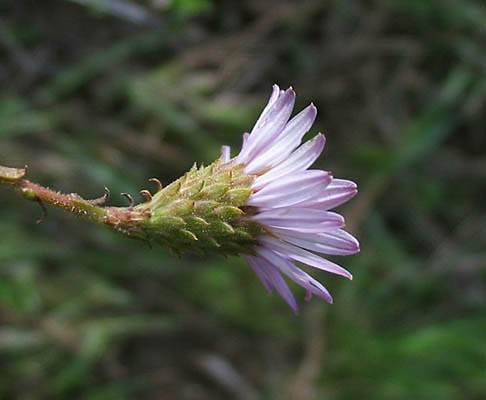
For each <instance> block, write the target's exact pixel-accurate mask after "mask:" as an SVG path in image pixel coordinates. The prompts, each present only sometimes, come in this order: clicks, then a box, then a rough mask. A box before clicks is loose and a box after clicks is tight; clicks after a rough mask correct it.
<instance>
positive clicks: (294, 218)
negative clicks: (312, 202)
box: [252, 207, 345, 232]
mask: <svg viewBox="0 0 486 400" xmlns="http://www.w3.org/2000/svg"><path fill="white" fill-rule="evenodd" d="M252 219H253V220H255V221H257V222H259V223H261V224H262V225H266V226H268V227H269V230H270V231H273V230H274V228H282V229H283V230H284V229H290V230H296V231H298V232H326V231H329V230H335V229H337V228H342V227H343V226H344V225H345V223H344V218H343V217H342V216H341V215H339V214H336V213H333V212H330V211H321V210H315V209H307V208H291V207H282V208H274V209H269V210H266V211H263V212H261V213H259V214H256V215H253V216H252Z"/></svg>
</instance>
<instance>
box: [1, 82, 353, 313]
mask: <svg viewBox="0 0 486 400" xmlns="http://www.w3.org/2000/svg"><path fill="white" fill-rule="evenodd" d="M294 102H295V93H294V91H293V90H292V88H289V89H287V90H280V88H279V87H278V86H277V85H274V87H273V91H272V95H271V96H270V99H269V101H268V104H267V105H266V107H265V108H264V110H263V112H262V113H261V115H260V117H259V118H258V120H257V122H256V123H255V126H254V127H253V129H252V131H251V132H250V133H245V134H244V135H243V146H242V149H241V151H240V153H239V154H238V155H237V156H235V157H234V158H231V154H230V153H231V152H230V148H229V147H228V146H223V147H222V152H221V153H222V154H221V157H220V158H219V159H218V160H216V161H215V162H214V163H212V164H211V165H209V166H207V167H204V166H200V167H197V166H196V165H194V166H193V167H192V169H191V170H190V171H188V172H187V173H186V174H185V175H183V176H182V177H181V178H179V179H178V180H176V181H175V182H173V183H171V184H170V185H168V186H167V187H165V188H163V187H162V184H161V183H160V181H159V180H157V179H152V180H153V181H154V182H155V183H156V184H157V186H158V188H157V192H156V193H155V194H151V193H150V192H149V191H148V190H142V191H141V192H140V194H141V195H142V196H144V197H145V199H146V201H145V202H144V203H141V204H138V205H135V204H134V203H133V200H132V198H131V196H129V195H126V196H127V197H128V198H129V199H130V200H131V203H132V204H130V206H129V207H100V205H101V204H103V203H104V201H105V200H106V196H104V197H102V198H100V199H97V200H91V201H90V200H84V199H83V198H81V197H80V196H79V195H77V194H67V195H66V194H61V193H57V192H54V191H52V190H50V189H47V188H44V187H42V186H40V185H37V184H35V183H32V182H30V181H27V180H25V179H23V177H24V175H25V173H26V170H25V169H13V168H7V167H1V166H0V183H2V184H4V185H9V186H12V187H14V188H15V189H16V190H18V191H19V192H20V193H21V194H22V195H23V196H24V197H26V198H28V199H31V200H36V201H38V202H39V203H40V204H41V205H42V202H43V201H44V202H47V203H50V204H53V205H55V206H57V207H61V208H63V209H65V210H67V211H70V212H72V213H75V214H77V215H79V216H82V217H85V218H88V219H90V220H92V221H94V222H98V223H103V224H104V225H106V226H108V227H109V228H110V229H112V230H113V231H115V232H119V233H122V234H125V235H128V236H130V237H134V238H138V239H142V240H146V241H149V242H151V243H160V244H162V245H165V246H166V247H169V248H170V249H172V250H174V251H175V252H177V253H182V252H190V253H195V254H199V255H206V254H222V255H238V254H243V255H244V256H245V258H246V259H247V261H248V263H249V264H250V266H251V268H253V270H254V271H255V273H256V275H257V276H258V278H259V279H260V280H261V281H262V283H263V285H264V286H265V287H266V289H267V290H268V291H269V292H270V293H271V292H272V291H273V290H276V291H277V292H278V293H280V295H281V296H282V297H283V298H284V299H285V301H286V302H287V303H288V304H289V306H290V307H291V308H292V309H293V310H294V311H297V302H296V301H295V298H294V296H293V294H292V292H291V291H290V289H289V287H288V286H287V283H286V281H285V280H284V278H283V276H282V275H285V276H287V277H288V278H290V279H291V280H293V281H295V282H296V283H297V284H299V285H300V286H302V287H303V288H305V289H306V291H307V295H306V299H310V298H311V297H312V295H316V296H319V297H321V298H323V299H324V300H326V301H327V302H329V303H332V297H331V295H330V294H329V292H328V291H327V289H326V288H325V287H324V286H323V285H322V284H321V283H319V282H318V281H317V280H315V279H314V278H312V277H311V276H310V275H309V274H307V273H306V272H304V271H303V270H302V269H301V268H299V267H298V266H297V265H296V264H295V262H297V261H298V262H301V263H304V264H307V265H309V266H311V267H314V268H318V269H321V270H324V271H328V272H331V273H334V274H338V275H342V276H345V277H347V278H350V279H351V278H352V275H351V274H350V273H349V272H348V271H347V270H345V269H344V268H342V267H340V266H339V265H337V264H335V263H333V262H331V261H329V260H327V259H326V258H324V257H322V256H321V255H322V254H327V255H349V254H354V253H357V252H359V244H358V241H357V240H356V239H355V238H354V237H353V236H352V235H350V234H349V233H347V232H346V231H344V230H343V229H342V228H343V227H344V225H345V223H344V218H343V217H342V216H341V215H339V214H336V213H334V212H332V211H329V210H330V209H332V208H334V207H336V206H339V205H340V204H342V203H344V202H346V201H347V200H349V199H351V198H352V197H353V196H354V195H355V194H356V193H357V187H356V184H355V183H353V182H351V181H348V180H344V179H335V178H333V176H332V175H331V174H330V173H329V172H328V171H322V170H317V169H308V168H309V167H310V166H311V165H312V164H313V163H314V161H315V160H316V159H317V158H318V157H319V155H320V154H321V152H322V150H323V148H324V144H325V138H324V136H323V135H322V134H320V133H319V134H317V135H316V136H315V137H314V138H313V139H311V140H309V141H307V142H305V143H303V144H301V142H302V138H303V136H304V135H305V134H306V133H307V132H308V131H309V130H310V129H311V127H312V124H313V123H314V120H315V118H316V114H317V109H316V107H315V106H314V105H313V104H311V105H309V106H308V107H306V108H305V109H304V110H302V111H301V112H300V113H299V114H297V115H296V116H294V117H293V118H292V119H290V120H289V118H290V115H291V113H292V110H293V107H294Z"/></svg>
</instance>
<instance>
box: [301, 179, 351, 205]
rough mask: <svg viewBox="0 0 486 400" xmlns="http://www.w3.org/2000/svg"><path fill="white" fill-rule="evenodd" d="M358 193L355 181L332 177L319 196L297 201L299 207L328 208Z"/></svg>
mask: <svg viewBox="0 0 486 400" xmlns="http://www.w3.org/2000/svg"><path fill="white" fill-rule="evenodd" d="M356 193H358V187H357V186H356V183H354V182H352V181H348V180H345V179H333V180H332V182H331V183H330V184H329V185H328V186H327V187H326V189H325V190H324V192H323V193H322V195H321V196H319V197H314V198H312V199H309V200H305V201H303V202H302V203H299V205H298V206H299V207H305V208H317V209H320V210H329V209H331V208H334V207H337V206H339V205H341V204H343V203H345V202H346V201H348V200H349V199H351V198H353V197H354V196H355V195H356Z"/></svg>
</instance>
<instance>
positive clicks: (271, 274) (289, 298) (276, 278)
mask: <svg viewBox="0 0 486 400" xmlns="http://www.w3.org/2000/svg"><path fill="white" fill-rule="evenodd" d="M256 258H257V262H258V265H260V266H261V268H262V269H263V270H264V271H265V274H266V275H267V276H268V278H269V279H270V281H271V283H272V286H273V287H274V288H275V289H276V290H277V292H279V294H280V296H282V297H283V299H284V300H285V301H286V302H287V304H288V305H289V306H290V308H292V310H294V311H295V312H296V313H297V310H298V307H297V302H296V301H295V297H294V295H293V294H292V291H291V290H290V289H289V287H288V285H287V283H286V282H285V280H284V279H283V278H282V275H280V272H279V268H278V267H277V266H276V265H274V264H273V263H271V262H269V261H268V260H267V259H265V258H262V257H256Z"/></svg>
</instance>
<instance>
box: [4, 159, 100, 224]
mask: <svg viewBox="0 0 486 400" xmlns="http://www.w3.org/2000/svg"><path fill="white" fill-rule="evenodd" d="M26 172H27V169H26V168H9V167H4V166H1V165H0V184H1V185H4V186H7V187H9V188H11V189H13V190H15V191H17V192H18V193H20V194H21V195H22V196H23V197H25V198H26V199H28V200H32V201H36V202H39V203H40V204H41V205H42V204H43V203H47V204H51V205H53V206H55V207H58V208H62V209H63V210H66V211H68V212H70V213H72V214H75V215H78V216H80V217H83V218H86V219H89V220H91V221H93V222H98V223H103V222H104V218H105V215H106V211H105V209H104V208H102V207H98V206H96V204H95V203H96V202H98V203H99V201H90V200H85V199H83V198H82V197H81V196H79V195H78V194H76V193H70V194H63V193H59V192H56V191H54V190H51V189H49V188H46V187H44V186H41V185H38V184H37V183H33V182H30V181H28V180H27V179H24V176H25V174H26Z"/></svg>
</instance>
